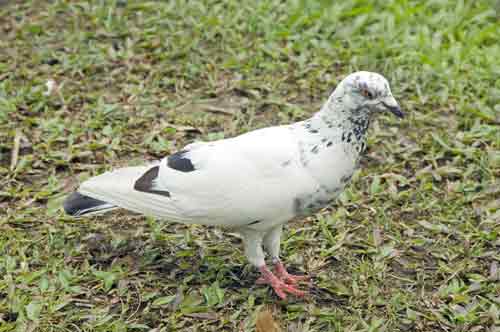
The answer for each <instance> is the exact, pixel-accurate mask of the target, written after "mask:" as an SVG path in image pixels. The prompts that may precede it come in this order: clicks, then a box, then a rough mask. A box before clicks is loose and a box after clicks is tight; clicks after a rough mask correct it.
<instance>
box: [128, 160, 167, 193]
mask: <svg viewBox="0 0 500 332" xmlns="http://www.w3.org/2000/svg"><path fill="white" fill-rule="evenodd" d="M159 170H160V166H155V167H153V168H150V169H149V170H148V171H147V172H146V173H144V174H143V175H142V176H141V177H140V178H139V179H138V180H137V181H135V184H134V189H135V190H137V191H142V192H144V193H150V194H157V195H163V196H167V197H170V192H168V191H167V190H155V189H153V181H154V179H156V178H157V177H158V171H159Z"/></svg>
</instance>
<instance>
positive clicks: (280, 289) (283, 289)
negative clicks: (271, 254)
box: [257, 265, 306, 300]
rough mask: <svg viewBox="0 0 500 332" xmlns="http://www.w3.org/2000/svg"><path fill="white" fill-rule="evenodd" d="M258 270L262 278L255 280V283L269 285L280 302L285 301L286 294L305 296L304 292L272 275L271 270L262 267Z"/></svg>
mask: <svg viewBox="0 0 500 332" xmlns="http://www.w3.org/2000/svg"><path fill="white" fill-rule="evenodd" d="M259 270H260V272H261V273H262V276H261V277H260V278H259V279H258V280H257V283H258V284H267V285H270V286H271V287H272V288H273V289H274V291H275V292H276V295H278V296H279V297H280V298H281V299H282V300H285V299H286V293H289V294H292V295H295V296H299V297H303V296H304V295H306V293H305V292H304V291H301V290H299V289H297V288H295V287H294V286H293V285H289V284H286V283H285V282H284V281H283V280H281V279H279V278H278V277H277V276H276V275H274V273H272V272H271V270H269V269H268V268H267V266H265V265H263V266H261V267H260V268H259Z"/></svg>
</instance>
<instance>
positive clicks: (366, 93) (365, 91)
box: [361, 89, 375, 99]
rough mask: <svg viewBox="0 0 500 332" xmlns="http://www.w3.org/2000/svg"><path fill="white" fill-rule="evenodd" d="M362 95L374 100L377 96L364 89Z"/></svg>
mask: <svg viewBox="0 0 500 332" xmlns="http://www.w3.org/2000/svg"><path fill="white" fill-rule="evenodd" d="M361 94H362V95H363V97H365V98H368V99H373V98H374V97H375V94H374V93H373V92H371V91H369V90H368V89H362V90H361Z"/></svg>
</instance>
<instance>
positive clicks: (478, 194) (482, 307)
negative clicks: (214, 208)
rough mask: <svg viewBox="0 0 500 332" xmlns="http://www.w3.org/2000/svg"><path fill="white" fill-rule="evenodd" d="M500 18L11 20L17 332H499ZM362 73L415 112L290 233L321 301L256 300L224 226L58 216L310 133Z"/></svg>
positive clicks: (380, 124) (13, 8)
mask: <svg viewBox="0 0 500 332" xmlns="http://www.w3.org/2000/svg"><path fill="white" fill-rule="evenodd" d="M499 10H500V5H499V3H498V2H495V1H451V0H448V1H447V0H440V1H437V0H435V1H410V0H401V1H391V0H389V1H375V2H372V1H362V0H357V1H349V2H348V1H336V2H333V4H331V3H330V2H328V1H297V0H296V1H279V0H267V1H258V2H255V3H254V2H239V1H235V0H225V1H202V0H196V1H189V2H187V1H164V2H156V1H132V0H131V1H126V0H116V1H97V0H96V1H90V2H87V1H63V0H54V1H22V2H17V1H6V2H2V4H0V33H1V37H0V209H1V211H2V212H1V213H0V331H2V332H3V331H155V332H156V331H253V330H254V326H255V316H256V313H257V312H258V311H259V310H260V309H261V308H263V307H265V306H270V307H271V309H272V313H273V315H274V317H275V319H276V320H278V321H279V322H280V324H281V327H282V328H283V330H284V331H304V332H307V331H311V332H312V331H339V332H340V331H360V332H361V331H372V332H375V331H463V332H465V331H470V332H480V331H485V332H495V331H496V332H498V331H500V318H499V316H500V315H499V312H500V283H499V280H500V272H499V269H498V265H499V261H500V237H499V233H500V182H499V180H498V178H499V176H500V152H499V151H500V131H499V124H500V80H498V77H499V76H500V58H499V57H498V54H500V46H499V43H498V41H499V39H498V36H500V25H499V23H498V22H499V18H500V17H499V13H498V11H499ZM358 69H363V70H371V71H377V72H381V73H382V74H384V75H385V76H386V77H387V78H388V79H389V81H390V82H391V85H392V89H393V94H394V95H395V96H396V98H397V99H398V101H399V102H400V103H401V105H402V106H403V108H404V110H405V111H406V113H407V114H408V115H409V116H408V117H407V118H406V119H405V120H404V121H402V122H397V121H396V120H394V119H392V118H390V117H383V118H380V119H379V120H378V121H377V122H376V123H375V124H374V126H373V127H372V129H371V130H370V135H369V142H368V143H369V149H368V151H367V153H366V156H365V157H364V158H363V162H362V165H363V167H362V169H361V170H360V171H358V172H357V174H356V176H355V177H354V181H353V183H352V185H351V186H350V187H349V188H348V189H347V190H346V191H345V192H344V193H343V194H342V196H341V197H340V198H339V199H338V200H337V202H336V203H335V204H334V205H332V206H331V208H329V209H327V210H325V211H323V212H321V213H319V214H318V215H316V216H314V217H311V218H308V219H306V220H300V221H295V222H293V223H290V224H289V225H288V227H287V229H286V234H285V239H284V241H283V243H282V248H283V256H284V257H285V259H286V261H287V262H288V263H289V264H291V265H292V266H293V267H295V268H296V269H303V272H306V273H309V274H311V275H313V276H314V280H315V286H313V287H312V288H311V296H310V297H309V298H307V299H305V300H300V299H291V300H290V301H288V302H282V301H279V300H278V299H277V297H276V296H275V295H273V294H272V292H271V291H270V290H269V289H268V288H266V287H258V286H254V285H253V282H254V280H255V278H256V276H257V274H256V272H255V270H254V269H253V268H251V267H250V266H249V265H248V264H247V263H246V261H245V258H244V257H243V254H242V249H241V246H240V243H239V239H237V238H236V237H234V236H231V235H229V234H225V233H223V232H222V231H221V230H220V229H217V228H208V227H201V226H196V225H195V226H185V225H178V224H169V223H167V222H164V221H155V220H151V219H147V218H143V217H141V216H136V215H130V214H126V213H117V214H111V215H107V216H106V217H104V218H102V217H100V218H97V217H95V218H90V219H82V220H75V219H71V218H69V217H67V216H65V215H64V214H63V213H62V211H61V208H60V204H61V202H62V200H63V199H64V196H65V195H66V194H67V193H68V192H70V191H71V190H73V189H74V188H76V186H77V185H78V183H79V182H80V181H82V180H83V179H85V178H87V177H89V176H91V175H95V174H98V173H100V172H102V171H104V170H106V169H108V168H111V167H117V166H122V165H126V164H136V163H139V162H140V161H141V160H144V158H145V159H155V158H158V157H161V156H164V155H166V154H168V153H170V152H172V151H175V150H176V149H178V148H180V147H182V146H183V145H184V144H186V143H188V142H191V141H193V140H195V139H203V140H214V139H218V138H222V137H229V136H233V135H236V134H239V133H242V132H246V131H248V130H252V129H255V128H259V127H264V126H268V125H272V124H277V123H289V122H292V121H297V120H299V119H303V118H305V117H307V116H309V115H310V114H311V113H313V112H314V111H316V110H317V109H318V107H319V105H321V103H322V102H323V101H324V100H325V99H326V97H327V96H328V94H329V92H330V91H331V90H332V89H333V88H334V87H335V85H336V84H337V83H338V82H339V80H340V79H341V78H342V77H344V76H345V75H346V74H348V73H350V72H352V71H354V70H358ZM48 80H54V82H55V84H56V88H55V89H54V90H53V91H52V93H51V94H46V93H45V92H46V91H47V88H46V85H45V84H46V82H47V81H48ZM13 151H14V153H13ZM16 152H17V156H16ZM284 190H286V188H284Z"/></svg>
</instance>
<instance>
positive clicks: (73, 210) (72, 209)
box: [63, 191, 117, 217]
mask: <svg viewBox="0 0 500 332" xmlns="http://www.w3.org/2000/svg"><path fill="white" fill-rule="evenodd" d="M63 207H64V211H65V212H66V213H67V214H69V215H71V216H74V217H80V216H83V215H90V214H97V213H103V212H106V211H109V210H113V209H116V208H117V206H115V205H113V204H110V203H107V202H104V201H101V200H98V199H94V198H92V197H89V196H85V195H82V194H80V193H79V192H76V191H75V192H74V193H72V194H71V195H69V196H68V197H67V198H66V200H65V201H64V203H63Z"/></svg>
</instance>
